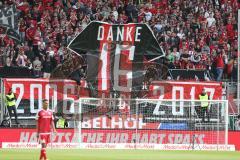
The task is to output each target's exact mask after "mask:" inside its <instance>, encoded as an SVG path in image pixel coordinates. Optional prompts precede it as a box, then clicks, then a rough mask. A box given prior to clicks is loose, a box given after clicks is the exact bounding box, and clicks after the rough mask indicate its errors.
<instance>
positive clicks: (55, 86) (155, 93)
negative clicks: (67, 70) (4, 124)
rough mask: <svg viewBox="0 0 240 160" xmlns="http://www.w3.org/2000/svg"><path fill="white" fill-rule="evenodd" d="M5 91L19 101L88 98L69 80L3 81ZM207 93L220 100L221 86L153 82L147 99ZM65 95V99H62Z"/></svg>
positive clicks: (82, 85) (199, 83)
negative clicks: (11, 90) (11, 92)
mask: <svg viewBox="0 0 240 160" xmlns="http://www.w3.org/2000/svg"><path fill="white" fill-rule="evenodd" d="M4 84H5V91H6V92H7V91H8V90H9V88H12V89H13V91H15V93H16V95H18V96H19V97H21V99H31V98H34V99H38V98H47V99H49V98H52V97H53V96H54V98H56V99H64V98H66V97H70V98H74V97H75V96H74V95H80V97H89V93H88V89H87V85H86V82H85V81H82V83H81V87H80V92H79V94H76V83H75V82H74V81H71V80H48V79H4ZM203 88H205V90H206V91H207V92H208V93H209V95H210V98H211V99H214V100H217V99H221V96H222V86H221V83H216V82H209V83H207V82H204V83H202V82H177V81H155V82H153V83H152V85H151V86H150V90H149V91H146V92H147V95H148V96H147V98H157V99H158V98H159V96H161V99H174V98H177V99H179V98H180V99H198V95H199V94H200V93H201V91H202V89H203ZM64 95H65V97H64Z"/></svg>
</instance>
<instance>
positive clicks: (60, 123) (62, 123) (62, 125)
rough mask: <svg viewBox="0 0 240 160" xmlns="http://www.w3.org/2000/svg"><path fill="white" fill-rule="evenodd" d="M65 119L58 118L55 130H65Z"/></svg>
mask: <svg viewBox="0 0 240 160" xmlns="http://www.w3.org/2000/svg"><path fill="white" fill-rule="evenodd" d="M64 124H65V119H63V118H60V119H59V120H58V121H57V128H65V125H64Z"/></svg>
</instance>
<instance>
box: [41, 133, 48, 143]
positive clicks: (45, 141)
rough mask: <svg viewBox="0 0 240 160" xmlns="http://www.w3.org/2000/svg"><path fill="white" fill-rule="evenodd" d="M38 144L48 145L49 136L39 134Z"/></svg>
mask: <svg viewBox="0 0 240 160" xmlns="http://www.w3.org/2000/svg"><path fill="white" fill-rule="evenodd" d="M39 142H40V143H45V144H48V143H49V142H50V134H39Z"/></svg>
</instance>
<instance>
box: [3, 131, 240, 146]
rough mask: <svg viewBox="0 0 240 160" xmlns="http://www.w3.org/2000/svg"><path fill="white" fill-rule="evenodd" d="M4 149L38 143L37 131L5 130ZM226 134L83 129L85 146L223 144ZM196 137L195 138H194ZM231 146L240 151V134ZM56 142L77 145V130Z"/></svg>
mask: <svg viewBox="0 0 240 160" xmlns="http://www.w3.org/2000/svg"><path fill="white" fill-rule="evenodd" d="M0 131H1V135H0V146H1V144H2V143H5V142H16V143H34V142H36V141H37V136H36V130H35V129H1V130H0ZM221 134H223V133H221V132H220V133H217V132H214V131H211V132H210V131H177V130H175V131H166V130H139V131H138V132H136V131H135V130H101V129H97V130H96V129H82V142H83V143H102V144H104V143H111V144H112V143H116V144H117V143H135V142H136V143H143V144H155V143H156V144H189V143H191V142H192V141H193V140H195V143H196V144H223V143H224V140H222V139H221V138H220V141H216V140H217V139H216V138H213V137H215V136H216V135H219V136H221ZM193 135H194V136H193ZM228 135H229V137H228V144H230V145H235V147H236V150H240V141H239V137H240V132H229V133H228ZM52 139H53V142H55V143H74V142H75V141H76V137H74V130H73V129H64V130H58V133H57V135H55V136H53V138H52Z"/></svg>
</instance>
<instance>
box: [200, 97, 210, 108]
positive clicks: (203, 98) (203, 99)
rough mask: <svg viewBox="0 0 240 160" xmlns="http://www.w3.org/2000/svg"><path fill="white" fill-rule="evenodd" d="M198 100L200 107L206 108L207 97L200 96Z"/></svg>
mask: <svg viewBox="0 0 240 160" xmlns="http://www.w3.org/2000/svg"><path fill="white" fill-rule="evenodd" d="M199 99H200V101H201V107H208V95H207V94H205V95H204V96H202V95H201V94H200V95H199Z"/></svg>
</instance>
